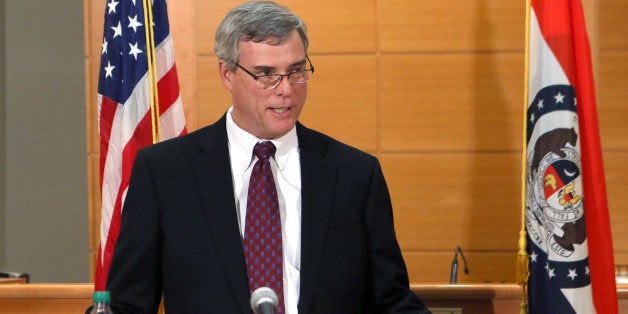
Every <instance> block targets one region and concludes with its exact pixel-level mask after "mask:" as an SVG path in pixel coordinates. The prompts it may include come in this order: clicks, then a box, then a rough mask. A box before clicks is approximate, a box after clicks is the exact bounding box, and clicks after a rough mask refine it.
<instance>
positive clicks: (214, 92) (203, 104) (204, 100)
mask: <svg viewBox="0 0 628 314" xmlns="http://www.w3.org/2000/svg"><path fill="white" fill-rule="evenodd" d="M197 64H198V69H197V71H198V72H197V73H198V76H197V77H196V81H197V83H198V85H197V95H196V99H197V107H196V117H195V118H196V121H197V123H198V127H199V128H200V127H203V126H205V125H208V124H210V123H213V122H215V121H216V120H218V118H220V117H221V116H222V115H223V114H225V112H226V111H227V109H228V108H229V107H230V106H231V95H230V94H229V92H228V91H227V90H226V89H225V88H224V87H223V86H222V83H221V81H220V77H219V76H218V59H217V58H216V56H214V55H211V56H199V57H198V59H197Z"/></svg>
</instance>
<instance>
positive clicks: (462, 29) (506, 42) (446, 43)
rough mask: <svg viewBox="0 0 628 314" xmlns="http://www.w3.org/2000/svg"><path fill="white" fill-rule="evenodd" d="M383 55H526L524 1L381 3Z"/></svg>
mask: <svg viewBox="0 0 628 314" xmlns="http://www.w3.org/2000/svg"><path fill="white" fill-rule="evenodd" d="M378 10H379V11H378V13H379V16H380V20H379V27H380V29H379V39H380V44H379V47H380V49H381V51H383V52H390V51H395V52H461V51H464V52H468V51H512V50H518V51H523V42H524V34H525V32H524V30H525V27H524V25H525V2H523V1H502V0H488V1H468V0H455V1H439V0H428V1H416V0H386V1H378Z"/></svg>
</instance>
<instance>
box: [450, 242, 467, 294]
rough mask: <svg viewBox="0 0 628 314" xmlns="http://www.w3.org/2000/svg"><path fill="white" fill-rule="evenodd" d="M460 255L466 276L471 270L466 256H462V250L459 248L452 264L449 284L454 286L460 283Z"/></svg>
mask: <svg viewBox="0 0 628 314" xmlns="http://www.w3.org/2000/svg"><path fill="white" fill-rule="evenodd" d="M458 254H460V257H462V261H463V263H464V273H465V275H466V274H468V273H469V268H467V260H466V259H465V258H464V254H462V249H461V248H460V247H459V246H457V247H456V252H455V254H454V260H453V261H452V262H451V274H450V276H449V278H450V279H449V283H451V284H452V285H454V284H456V283H457V282H458Z"/></svg>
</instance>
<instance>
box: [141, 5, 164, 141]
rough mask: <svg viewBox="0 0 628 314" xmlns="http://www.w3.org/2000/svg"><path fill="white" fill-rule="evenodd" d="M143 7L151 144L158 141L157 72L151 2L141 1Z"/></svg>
mask: <svg viewBox="0 0 628 314" xmlns="http://www.w3.org/2000/svg"><path fill="white" fill-rule="evenodd" d="M142 2H143V5H144V21H145V27H144V29H145V32H146V57H147V61H148V72H147V74H148V82H149V86H148V90H149V99H150V113H151V114H150V118H151V127H152V134H153V144H154V143H157V142H159V140H160V128H159V92H158V90H157V70H156V67H155V32H154V29H153V6H152V0H144V1H142Z"/></svg>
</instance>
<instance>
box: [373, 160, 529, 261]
mask: <svg viewBox="0 0 628 314" xmlns="http://www.w3.org/2000/svg"><path fill="white" fill-rule="evenodd" d="M380 160H381V163H382V168H383V170H384V174H385V175H386V177H387V179H388V186H389V189H390V194H391V198H392V201H393V206H394V208H395V212H394V214H395V227H396V230H397V237H398V240H399V243H400V245H401V247H402V248H403V250H407V251H438V250H442V249H449V248H451V249H453V248H455V247H456V246H458V245H460V246H462V247H463V248H464V249H465V250H468V251H469V250H471V251H495V250H501V251H508V250H512V249H513V248H514V247H515V245H516V242H517V239H518V236H519V233H518V231H519V228H520V226H521V219H520V214H519V213H520V212H521V206H520V205H519V204H520V202H519V198H520V197H519V195H520V194H521V193H520V186H521V183H520V182H521V179H520V178H521V175H520V173H521V172H520V170H519V169H520V168H521V166H520V165H521V163H520V156H519V154H518V153H510V154H502V153H476V154H457V153H430V154H388V153H386V154H382V156H381V158H380Z"/></svg>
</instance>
